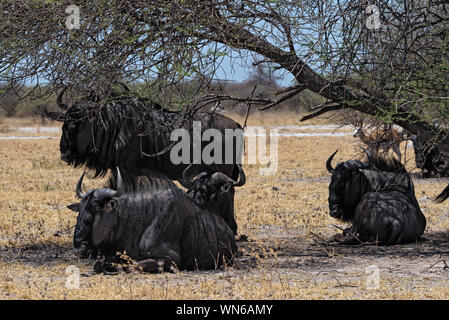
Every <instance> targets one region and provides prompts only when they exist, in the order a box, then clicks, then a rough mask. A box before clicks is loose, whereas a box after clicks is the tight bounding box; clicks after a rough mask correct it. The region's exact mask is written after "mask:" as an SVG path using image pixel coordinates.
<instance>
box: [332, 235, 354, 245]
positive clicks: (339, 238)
mask: <svg viewBox="0 0 449 320" xmlns="http://www.w3.org/2000/svg"><path fill="white" fill-rule="evenodd" d="M329 242H336V243H338V244H358V243H359V242H358V241H356V239H354V237H351V236H349V235H344V234H341V233H337V234H335V235H333V236H332V237H331V238H330V239H329Z"/></svg>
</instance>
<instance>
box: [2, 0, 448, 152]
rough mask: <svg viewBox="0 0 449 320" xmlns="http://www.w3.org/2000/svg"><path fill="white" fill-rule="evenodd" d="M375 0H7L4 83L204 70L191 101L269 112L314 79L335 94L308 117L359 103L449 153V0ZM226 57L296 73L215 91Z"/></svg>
mask: <svg viewBox="0 0 449 320" xmlns="http://www.w3.org/2000/svg"><path fill="white" fill-rule="evenodd" d="M373 2H374V5H373V4H372V2H371V1H367V0H356V1H353V0H282V1H280V0H263V1H255V0H254V1H253V0H174V1H162V0H154V1H140V0H137V1H131V0H115V1H112V0H98V1H75V0H61V1H51V0H48V1H38V0H23V1H20V2H18V1H13V0H5V1H2V2H1V4H0V14H2V18H1V19H0V81H7V82H8V83H11V84H12V85H17V84H18V83H24V82H26V81H29V79H34V80H39V79H41V78H44V79H46V81H48V82H49V83H50V84H51V87H52V88H58V87H62V86H65V85H70V86H71V87H72V88H75V89H76V90H77V91H83V90H87V89H89V90H91V89H96V90H97V91H98V92H101V91H102V90H103V91H104V90H105V89H104V88H107V87H108V86H109V85H110V83H111V82H114V81H119V80H125V81H139V82H142V83H144V84H145V86H147V87H157V88H159V89H160V92H162V94H163V90H164V88H165V87H166V86H168V85H173V84H177V85H179V86H180V88H181V90H180V92H183V90H182V86H183V85H185V81H184V80H186V79H195V81H196V83H197V84H198V85H197V86H196V87H195V89H194V90H189V94H190V95H189V96H187V95H186V96H185V97H184V98H185V99H184V100H185V102H186V105H192V104H194V105H203V104H205V103H211V102H214V101H216V100H222V99H237V100H239V99H240V100H241V101H248V102H251V103H252V104H253V105H259V107H260V109H262V110H266V109H269V108H273V107H276V105H277V104H278V103H280V102H282V101H285V100H287V99H290V98H292V97H294V96H296V95H297V94H299V93H300V92H301V91H303V90H305V89H309V90H311V91H313V92H316V93H318V94H320V95H321V96H322V97H324V98H325V101H326V102H325V103H323V104H320V105H318V106H315V107H314V108H312V109H311V112H312V113H311V115H309V116H307V117H305V118H304V119H310V118H311V117H314V116H316V115H319V114H322V113H325V112H327V111H330V110H338V109H344V108H350V109H353V110H358V111H360V112H362V113H365V114H368V115H371V116H374V117H376V118H379V119H381V120H383V121H387V122H393V123H396V124H398V125H400V126H402V127H404V128H405V129H407V130H408V131H410V132H412V133H414V134H417V135H420V136H421V137H422V139H423V140H425V141H431V140H432V141H433V140H435V143H439V144H440V145H439V148H440V151H442V150H444V149H445V148H448V152H449V138H448V132H447V130H446V129H445V126H439V128H436V127H435V126H433V125H432V123H433V121H434V120H435V119H437V120H438V121H439V122H446V121H447V119H448V110H449V94H448V91H449V88H448V84H447V80H446V79H447V78H448V76H449V60H448V56H449V50H448V48H449V14H448V9H449V1H448V0H441V1H433V0H410V1H400V0H396V1H394V0H378V1H373ZM71 5H72V6H71ZM73 5H76V7H74V6H73ZM69 6H70V7H69ZM224 57H230V58H231V59H232V58H234V59H235V58H239V59H249V60H251V61H252V60H253V59H256V62H255V64H256V65H259V64H270V65H271V66H272V67H274V68H275V69H277V70H282V71H283V72H284V73H289V74H290V75H292V76H293V77H294V79H295V83H294V84H293V85H292V86H291V87H289V88H285V89H283V90H281V91H279V92H276V95H277V99H275V100H270V99H266V98H257V97H251V96H250V97H230V96H223V95H220V94H215V95H207V94H206V93H207V88H208V86H209V85H210V81H211V79H214V77H215V75H216V73H217V70H219V68H220V67H223V64H221V62H222V61H223V59H224ZM191 97H195V100H192V99H191Z"/></svg>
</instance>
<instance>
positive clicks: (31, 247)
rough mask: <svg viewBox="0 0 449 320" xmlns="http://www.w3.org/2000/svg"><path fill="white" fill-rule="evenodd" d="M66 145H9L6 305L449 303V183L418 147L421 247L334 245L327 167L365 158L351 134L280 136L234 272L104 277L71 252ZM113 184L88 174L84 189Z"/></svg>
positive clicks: (245, 196) (254, 189) (241, 202)
mask: <svg viewBox="0 0 449 320" xmlns="http://www.w3.org/2000/svg"><path fill="white" fill-rule="evenodd" d="M277 121H278V122H277V123H276V125H277V124H279V125H281V124H282V123H281V121H280V120H279V119H278V120H277ZM285 124H286V125H290V124H292V123H285ZM8 125H9V126H13V125H14V124H12V123H9V124H8ZM251 125H257V123H253V124H251ZM261 125H264V123H262V124H261ZM58 144H59V141H58V139H54V138H53V139H47V140H27V141H22V140H20V141H19V140H16V141H8V140H5V141H2V142H1V143H0V298H1V299H366V298H368V299H415V298H420V299H422V298H431V299H435V298H437V299H438V298H441V299H448V298H449V267H448V264H449V201H446V202H444V203H442V204H436V203H434V202H433V201H432V199H433V198H435V196H436V195H437V194H438V193H439V192H440V191H441V190H442V189H443V188H444V187H445V186H446V185H447V184H448V183H449V179H420V178H419V174H418V172H417V171H416V170H414V163H413V158H412V156H413V155H412V154H410V153H411V152H412V151H410V150H409V151H407V154H408V156H407V158H409V162H407V164H406V165H407V168H408V170H410V171H412V172H413V180H414V184H415V192H416V197H417V199H418V202H419V204H420V206H421V209H422V211H423V213H424V215H425V216H426V218H427V227H426V231H425V234H424V238H425V239H424V240H423V241H421V242H419V243H414V244H408V245H400V246H389V247H387V246H376V245H362V246H350V247H349V246H346V247H344V246H337V245H333V244H329V243H326V242H325V240H326V239H328V238H330V237H331V236H332V235H333V234H335V233H338V232H340V231H339V230H338V229H337V228H335V227H333V226H332V225H338V226H340V227H345V226H344V225H343V224H341V223H340V222H339V221H337V220H335V219H333V218H331V217H330V216H329V214H328V204H327V197H328V185H329V181H330V178H329V174H328V172H327V171H326V168H325V161H326V159H327V157H328V156H329V155H330V154H331V153H332V152H333V151H334V150H336V149H339V150H340V151H339V153H338V154H337V155H336V157H335V164H336V163H337V162H339V161H343V160H348V159H354V158H360V157H361V156H362V153H361V151H360V148H359V147H358V141H357V140H356V139H354V138H353V137H352V136H350V135H349V136H335V137H324V136H323V137H281V138H280V139H279V166H278V170H277V172H276V174H275V175H274V176H263V175H261V174H260V172H259V169H260V166H258V165H251V164H244V170H245V172H246V175H247V178H248V179H247V183H246V185H245V186H244V187H242V188H239V189H238V190H236V203H235V209H236V219H237V223H238V225H239V233H241V234H246V235H248V239H249V241H247V242H239V249H240V250H239V251H240V252H241V255H240V256H238V257H237V258H236V262H235V265H234V266H233V267H232V268H227V269H225V270H211V271H200V272H199V271H193V272H178V273H174V274H173V273H172V274H157V275H148V274H140V273H138V272H133V273H129V274H127V273H120V274H118V275H103V274H100V275H96V274H94V273H93V265H94V262H95V261H93V260H81V259H79V258H78V257H77V256H75V254H74V253H73V251H72V235H73V226H74V224H75V222H76V214H74V213H73V212H71V211H70V210H68V209H67V208H66V205H67V204H69V203H72V202H73V201H75V194H74V188H75V185H76V182H77V180H78V178H79V176H80V174H81V173H82V169H79V170H75V169H73V168H69V167H67V165H66V164H65V163H63V162H62V161H60V160H59V148H58ZM403 147H404V146H403ZM312 151H313V152H312ZM102 183H103V181H102V180H101V179H100V180H98V179H89V178H88V177H86V179H85V188H93V187H96V186H99V185H101V184H102ZM373 266H374V267H373ZM368 267H370V268H368ZM73 268H75V269H73ZM367 268H368V269H367ZM373 268H374V269H373ZM73 270H77V271H79V273H78V275H79V277H78V280H79V282H78V284H79V286H78V287H77V289H73V288H72V287H70V283H71V282H70V281H72V280H73V279H74V278H73V277H72V276H74V275H76V274H75V273H74V272H73ZM373 270H374V271H373ZM376 270H378V277H377V275H376V272H377V271H376ZM376 279H378V282H376V281H375V280H376Z"/></svg>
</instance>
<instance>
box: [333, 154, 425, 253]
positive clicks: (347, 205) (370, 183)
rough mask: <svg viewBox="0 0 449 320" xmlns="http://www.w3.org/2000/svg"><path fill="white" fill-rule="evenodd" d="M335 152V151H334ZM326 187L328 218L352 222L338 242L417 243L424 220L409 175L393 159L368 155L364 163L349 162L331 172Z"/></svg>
mask: <svg viewBox="0 0 449 320" xmlns="http://www.w3.org/2000/svg"><path fill="white" fill-rule="evenodd" d="M337 151H338V150H337ZM337 151H336V152H334V153H333V154H332V155H331V156H330V157H329V159H328V160H327V162H326V168H327V170H328V171H329V172H330V173H332V179H331V183H330V185H329V210H330V215H331V216H332V217H334V218H337V219H340V220H342V221H350V222H352V226H351V227H350V228H348V229H346V230H345V231H344V236H348V237H343V240H342V241H341V242H342V243H346V244H353V243H355V241H354V240H357V241H362V242H365V241H369V242H374V241H376V242H378V243H380V244H386V245H389V244H398V243H407V242H414V241H417V240H418V239H419V238H420V236H421V235H422V234H423V232H424V229H425V227H426V218H425V217H424V215H423V214H422V212H421V209H420V207H419V204H418V201H417V200H416V197H415V190H414V186H413V182H412V180H411V177H410V175H409V174H408V172H407V171H406V170H405V168H404V166H403V165H402V164H401V163H400V162H399V161H398V160H396V159H393V158H382V157H379V156H372V155H371V154H370V153H369V152H367V151H365V152H366V153H367V155H368V162H367V163H363V162H361V161H358V160H349V161H346V162H341V163H339V164H338V165H337V166H336V167H335V169H334V168H333V167H332V165H331V162H332V159H333V157H334V156H335V154H336V153H337Z"/></svg>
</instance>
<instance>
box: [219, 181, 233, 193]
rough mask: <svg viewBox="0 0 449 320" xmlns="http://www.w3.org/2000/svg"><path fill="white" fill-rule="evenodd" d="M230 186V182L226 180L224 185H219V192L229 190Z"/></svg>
mask: <svg viewBox="0 0 449 320" xmlns="http://www.w3.org/2000/svg"><path fill="white" fill-rule="evenodd" d="M231 188H232V183H231V182H226V183H225V184H224V185H222V186H221V192H223V193H226V192H229V190H231Z"/></svg>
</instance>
